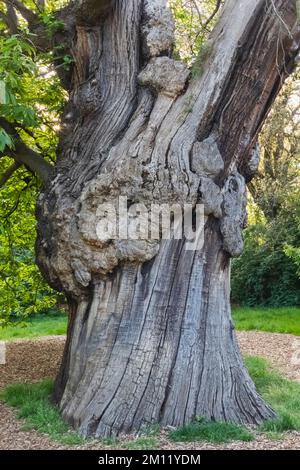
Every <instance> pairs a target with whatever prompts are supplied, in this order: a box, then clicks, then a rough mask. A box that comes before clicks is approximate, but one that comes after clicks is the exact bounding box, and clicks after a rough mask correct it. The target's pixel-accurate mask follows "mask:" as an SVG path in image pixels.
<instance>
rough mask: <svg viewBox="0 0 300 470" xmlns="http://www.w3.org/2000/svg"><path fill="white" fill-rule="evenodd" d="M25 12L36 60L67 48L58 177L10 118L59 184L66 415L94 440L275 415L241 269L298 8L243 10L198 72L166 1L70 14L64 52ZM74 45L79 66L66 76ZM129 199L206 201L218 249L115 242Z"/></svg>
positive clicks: (11, 131) (271, 0) (269, 2)
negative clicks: (115, 220) (260, 379)
mask: <svg viewBox="0 0 300 470" xmlns="http://www.w3.org/2000/svg"><path fill="white" fill-rule="evenodd" d="M8 3H9V4H10V5H13V7H14V11H17V12H19V14H20V15H22V17H23V18H24V19H25V20H26V22H27V27H28V29H29V31H30V32H31V35H32V38H33V42H34V44H35V47H37V48H42V49H43V50H46V51H50V50H54V52H53V60H54V63H55V64H56V67H57V72H58V73H59V75H60V78H61V80H62V83H63V84H64V86H65V87H66V88H67V89H68V91H69V101H68V104H67V106H66V108H65V111H64V113H63V116H62V123H61V135H60V142H59V148H58V160H57V163H56V165H55V168H54V169H53V168H52V167H50V166H49V165H48V164H45V163H44V161H43V159H42V158H41V156H40V155H39V154H38V153H37V152H35V153H34V155H33V154H32V151H31V150H30V149H28V148H27V147H28V146H26V148H25V147H24V145H23V142H22V141H21V140H20V135H19V133H18V132H17V130H18V126H17V125H16V124H15V123H11V122H10V121H9V120H3V119H2V120H1V126H2V128H3V129H4V132H5V133H6V134H7V135H9V136H10V135H12V136H13V139H14V149H13V150H12V151H11V152H10V153H11V155H12V157H13V158H15V160H16V161H17V162H18V163H20V164H25V165H27V166H28V167H29V168H30V169H31V170H32V171H35V172H37V173H38V174H39V175H40V176H41V177H42V178H43V180H44V187H43V190H42V192H41V194H40V196H39V199H38V208H37V219H38V241H37V260H38V264H39V266H40V269H41V270H42V272H43V274H44V276H45V277H46V279H47V280H48V282H49V283H50V284H51V286H53V287H54V288H56V289H58V290H60V291H63V292H65V294H66V295H67V298H68V302H69V306H70V321H69V329H68V338H67V344H66V349H65V353H64V358H63V363H62V367H61V371H60V374H59V377H58V378H57V381H56V390H55V400H56V401H57V403H58V405H59V407H60V409H61V412H62V414H63V416H64V417H65V419H66V420H67V421H69V422H70V423H71V424H73V425H74V426H75V427H76V428H78V429H79V430H80V432H81V433H82V434H83V435H95V436H107V435H111V434H118V433H120V432H122V431H123V432H126V431H130V430H132V429H139V428H141V427H142V426H143V425H146V424H149V423H153V422H159V423H162V424H164V425H166V424H168V425H175V426H177V425H180V424H183V423H186V422H189V421H191V420H192V419H194V418H195V416H196V415H201V416H206V417H208V418H209V419H216V420H226V421H234V422H245V423H259V422H261V421H262V420H264V419H269V418H272V417H274V413H273V411H272V410H271V409H270V407H269V406H268V405H267V404H265V403H264V402H263V400H262V399H261V398H260V397H259V395H258V394H257V392H256V390H255V387H254V385H253V383H252V381H251V379H250V378H249V376H248V373H247V371H246V369H245V367H244V365H243V362H242V359H241V356H240V352H239V349H238V346H237V342H236V338H235V335H234V332H233V330H234V326H233V324H232V321H231V317H230V302H229V291H230V280H229V278H230V258H231V257H232V256H237V255H239V254H240V252H241V250H242V246H243V243H242V229H243V226H244V221H245V206H246V197H245V178H246V179H247V180H249V179H250V177H251V175H252V173H253V166H254V163H255V152H254V151H253V149H254V147H255V144H256V139H257V134H258V132H259V130H260V128H261V126H262V123H263V121H264V118H265V116H266V114H267V113H268V111H269V109H270V107H271V105H272V103H273V100H274V98H275V96H276V95H277V93H278V91H279V89H280V88H281V86H282V84H283V82H284V79H285V78H286V77H287V76H288V74H290V73H291V72H292V70H293V68H294V65H295V59H296V57H297V54H298V52H299V39H300V31H299V25H298V23H297V15H296V3H295V1H293V0H289V1H286V0H284V1H283V0H251V1H249V0H239V1H238V2H236V1H235V0H227V1H226V2H225V6H224V9H223V10H222V13H221V16H220V18H219V20H218V22H217V25H216V26H215V28H214V30H213V32H212V35H211V36H210V38H209V40H208V42H207V43H206V47H205V51H206V53H205V55H204V57H203V63H202V64H201V65H202V66H201V67H197V73H194V74H193V76H192V77H190V76H189V69H188V68H187V67H186V65H185V64H182V63H181V62H179V61H176V60H174V59H173V58H172V49H173V43H174V34H173V30H174V25H173V20H172V15H171V13H170V11H169V9H168V7H167V2H166V1H165V0H152V1H148V0H145V1H144V2H142V1H141V0H130V1H128V0H127V1H126V2H125V1H123V0H101V1H99V0H98V1H96V0H81V1H75V2H72V3H71V4H70V5H66V6H65V7H63V8H61V9H60V10H59V11H57V12H56V13H55V14H54V18H55V21H54V22H53V24H54V25H55V27H54V28H53V31H52V36H51V38H50V39H49V35H47V34H46V33H45V28H44V24H45V21H44V22H42V21H41V20H40V14H39V13H38V10H39V9H40V6H39V5H37V7H36V8H34V9H33V8H32V7H33V5H32V4H31V2H29V1H28V2H20V1H18V0H11V1H10V2H8ZM195 3H197V2H195ZM220 3H221V2H220ZM24 5H25V6H24ZM29 7H30V8H29ZM5 15H6V23H7V26H8V27H9V28H10V27H11V26H10V24H12V26H13V27H14V28H15V29H17V28H18V25H17V24H16V22H15V20H14V18H15V15H11V13H10V12H9V11H8V9H7V11H6V13H5ZM58 25H59V27H58ZM61 44H63V45H64V53H65V54H67V55H70V56H71V58H72V67H71V69H70V71H68V72H67V73H66V71H65V70H64V68H63V67H61V58H60V57H61V53H60V54H58V52H57V45H61ZM211 156H212V157H213V161H214V162H215V164H213V165H212V164H211V160H210V157H211ZM119 196H123V197H127V199H128V205H129V207H130V206H132V205H134V204H136V203H143V204H145V205H146V207H149V205H150V204H151V203H158V202H160V203H163V202H165V203H169V204H172V203H175V202H176V203H177V204H180V205H182V206H183V205H184V204H186V203H190V204H192V205H193V207H194V206H195V205H196V203H197V202H202V203H203V204H204V208H205V217H206V223H205V231H204V232H205V233H204V239H205V243H204V248H203V249H202V250H198V251H197V250H196V251H187V250H186V249H185V248H186V244H187V240H186V239H182V240H161V239H160V238H159V239H158V240H156V241H155V240H154V241H153V240H151V241H150V240H115V239H113V238H112V237H111V238H110V239H107V240H105V239H102V240H101V239H99V237H98V236H97V233H96V227H97V224H98V215H97V208H98V207H99V205H101V204H103V203H107V202H111V203H115V202H116V201H117V200H118V198H119Z"/></svg>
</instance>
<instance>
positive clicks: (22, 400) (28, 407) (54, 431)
mask: <svg viewBox="0 0 300 470" xmlns="http://www.w3.org/2000/svg"><path fill="white" fill-rule="evenodd" d="M52 390H53V380H49V379H48V380H43V381H42V382H39V383H36V384H31V385H28V384H26V385H25V384H24V385H23V384H17V385H10V386H9V387H7V388H6V389H5V390H4V391H3V392H1V394H0V398H1V399H2V400H4V401H5V402H6V403H7V404H8V405H10V406H13V407H14V408H17V409H18V418H24V419H25V422H26V424H25V426H24V428H23V429H25V430H31V429H35V430H36V431H39V432H41V433H44V434H48V436H49V437H50V438H51V439H53V440H54V441H57V442H61V443H63V444H66V445H76V444H83V443H84V440H83V438H82V437H80V436H79V435H78V434H77V433H76V432H74V431H72V430H70V428H69V427H68V426H67V424H66V423H65V422H64V421H63V420H62V418H61V416H60V414H59V412H58V410H57V408H56V407H55V406H54V405H53V404H52V403H51V402H50V395H51V393H52Z"/></svg>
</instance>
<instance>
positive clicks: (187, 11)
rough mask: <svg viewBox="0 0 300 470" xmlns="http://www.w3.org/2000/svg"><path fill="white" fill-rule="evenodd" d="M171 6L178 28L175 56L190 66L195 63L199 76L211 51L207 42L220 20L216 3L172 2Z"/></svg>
mask: <svg viewBox="0 0 300 470" xmlns="http://www.w3.org/2000/svg"><path fill="white" fill-rule="evenodd" d="M169 4H170V7H171V9H172V13H173V17H174V19H175V26H176V50H175V54H176V55H177V56H178V57H179V58H180V59H181V60H183V61H185V62H187V63H188V64H193V63H194V67H193V69H194V74H196V73H197V74H199V73H200V71H201V70H202V63H203V61H204V60H205V59H206V57H207V56H208V55H209V53H210V51H211V47H210V46H208V47H207V46H206V40H207V38H208V36H209V33H210V32H211V30H212V28H213V27H214V25H215V24H216V21H217V18H218V15H217V13H218V11H217V9H216V1H215V0H201V1H200V2H194V1H191V0H170V2H169Z"/></svg>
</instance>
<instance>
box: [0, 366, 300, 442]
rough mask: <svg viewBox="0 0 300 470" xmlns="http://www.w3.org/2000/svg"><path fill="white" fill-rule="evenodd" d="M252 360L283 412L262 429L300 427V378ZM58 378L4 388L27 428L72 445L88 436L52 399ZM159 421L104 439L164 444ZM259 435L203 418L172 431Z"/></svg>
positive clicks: (269, 397) (268, 396)
mask: <svg viewBox="0 0 300 470" xmlns="http://www.w3.org/2000/svg"><path fill="white" fill-rule="evenodd" d="M245 360H246V365H247V367H248V370H249V372H250V375H251V377H252V378H253V380H254V382H255V384H256V387H257V389H258V391H259V393H260V394H261V395H262V396H263V397H264V399H265V400H266V401H268V402H269V403H270V404H271V406H272V407H273V408H274V409H275V411H276V412H277V414H278V419H276V420H274V421H269V422H266V423H264V424H263V425H262V426H261V427H260V428H259V429H258V430H259V431H261V432H268V433H269V436H270V437H274V438H276V437H278V436H279V435H282V433H283V432H285V431H289V430H296V431H300V384H299V383H297V382H293V381H291V380H288V379H286V378H284V377H282V376H281V375H280V374H279V373H278V372H276V371H274V370H273V369H272V368H271V367H270V366H269V364H268V362H267V361H266V360H264V359H262V358H259V357H247V358H246V359H245ZM52 390H53V381H52V380H44V381H42V382H39V383H36V384H33V385H27V384H26V385H23V384H21V385H20V384H18V385H11V386H9V387H7V388H6V389H5V390H4V391H3V392H1V394H0V398H1V399H2V400H3V401H5V402H6V403H7V404H8V405H10V406H13V407H15V408H17V409H18V417H19V418H23V419H25V422H26V424H25V429H28V430H30V429H35V430H36V431H39V432H42V433H45V434H48V435H49V437H50V438H51V439H53V440H55V441H58V442H61V443H63V444H67V445H78V444H82V443H84V442H85V441H84V439H83V438H81V437H80V436H79V435H78V434H77V433H75V432H74V431H72V430H70V429H69V427H68V426H67V425H66V424H65V423H64V421H63V420H62V418H61V417H60V414H59V412H58V410H57V408H56V407H55V406H54V405H53V404H52V403H51V402H50V399H49V397H50V395H51V392H52ZM159 432H160V428H159V426H151V427H150V428H147V429H144V430H143V431H142V433H141V434H140V435H139V436H137V437H136V438H135V439H133V440H131V441H127V442H125V443H123V444H122V443H121V442H120V441H118V440H115V439H113V440H111V441H110V440H106V441H103V444H106V445H112V446H114V447H115V446H116V445H117V444H118V445H119V446H120V447H121V448H123V449H128V450H133V449H140V450H146V449H155V448H158V446H159V443H158V435H159ZM254 437H255V435H254V434H253V432H252V431H250V430H249V429H247V428H246V427H245V426H240V425H236V424H233V423H223V422H210V421H207V420H205V419H204V418H198V419H197V420H196V421H195V422H194V423H191V424H189V425H186V426H183V427H181V428H178V429H176V430H173V431H170V432H169V438H170V440H172V441H176V442H179V441H181V442H195V441H206V442H212V443H227V442H231V441H234V440H238V441H251V440H253V439H254Z"/></svg>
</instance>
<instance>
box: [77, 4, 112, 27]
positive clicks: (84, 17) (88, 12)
mask: <svg viewBox="0 0 300 470" xmlns="http://www.w3.org/2000/svg"><path fill="white" fill-rule="evenodd" d="M115 1H116V0H79V1H78V2H76V6H75V16H76V21H77V23H78V24H82V25H95V24H97V23H99V21H101V20H103V19H104V18H105V17H106V15H107V14H108V13H109V12H110V11H111V9H112V8H113V6H114V4H115Z"/></svg>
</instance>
